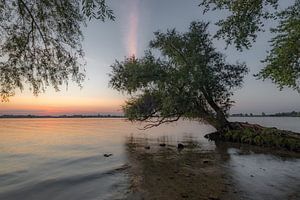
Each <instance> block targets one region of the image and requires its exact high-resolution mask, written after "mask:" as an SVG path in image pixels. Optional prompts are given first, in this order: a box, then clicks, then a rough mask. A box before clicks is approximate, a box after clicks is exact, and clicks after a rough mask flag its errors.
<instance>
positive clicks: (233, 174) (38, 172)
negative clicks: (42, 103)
mask: <svg viewBox="0 0 300 200" xmlns="http://www.w3.org/2000/svg"><path fill="white" fill-rule="evenodd" d="M247 119H248V118H247ZM254 119H255V118H251V120H254ZM295 119H297V120H299V121H300V119H299V118H293V119H292V120H295ZM257 120H258V121H256V122H259V120H262V118H257ZM276 120H277V121H276V124H274V125H277V126H278V127H279V128H284V129H288V128H290V129H291V130H294V131H299V132H300V123H298V122H297V123H296V122H295V121H293V122H292V123H290V120H289V118H276ZM251 122H253V121H251ZM289 123H290V124H292V126H289V125H288V124H289ZM263 125H265V124H263ZM274 125H272V126H274ZM138 127H141V126H139V125H138V124H131V123H129V122H126V121H125V120H123V119H1V120H0V137H1V140H0V199H1V200H2V199H5V200H9V199H25V200H26V199H28V200H29V199H30V200H34V199H46V200H47V199H58V200H60V199H99V200H100V199H124V198H126V196H127V194H128V193H129V180H130V174H129V173H128V170H127V169H128V168H129V167H130V162H129V160H128V152H127V151H126V144H127V141H128V138H143V140H142V141H143V143H145V145H148V144H150V145H151V144H152V143H155V142H156V143H166V144H168V145H176V144H177V143H178V142H182V141H183V142H184V141H189V140H191V138H192V140H194V141H197V142H198V143H199V144H201V145H200V146H199V147H198V148H200V150H202V151H215V152H217V153H219V154H220V156H221V157H222V158H223V160H222V162H220V166H222V167H223V168H224V170H226V172H227V174H228V177H229V178H230V180H232V185H233V186H234V187H235V188H236V191H237V193H238V194H240V195H241V198H242V199H299V198H300V197H299V194H298V193H299V188H300V170H299V169H300V159H299V156H298V158H295V157H289V156H281V155H280V154H277V153H275V154H274V153H272V154H270V151H269V150H268V151H265V150H261V149H258V150H257V148H252V147H247V146H243V147H239V146H234V145H230V144H222V145H215V144H214V142H209V141H207V140H206V139H205V138H203V136H204V135H205V134H206V133H209V132H212V131H213V130H214V129H213V128H212V127H210V126H207V125H204V124H200V123H198V122H188V121H181V122H178V123H174V124H171V125H166V126H162V127H158V128H153V129H150V130H147V131H141V130H139V129H138ZM105 153H112V154H113V155H112V156H111V157H104V156H103V154H105ZM297 195H298V196H297Z"/></svg>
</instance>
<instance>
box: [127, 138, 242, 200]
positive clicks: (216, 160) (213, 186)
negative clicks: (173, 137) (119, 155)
mask: <svg viewBox="0 0 300 200" xmlns="http://www.w3.org/2000/svg"><path fill="white" fill-rule="evenodd" d="M184 145H185V148H184V149H183V150H182V151H178V149H177V146H175V144H173V145H172V144H168V143H167V144H166V146H160V145H159V143H157V142H155V141H152V142H150V144H149V141H144V140H143V139H142V138H140V139H139V138H134V139H133V138H131V139H129V140H128V142H127V152H128V159H129V162H130V165H131V168H130V172H129V173H130V177H131V187H130V191H129V194H128V199H147V200H148V199H211V200H217V199H230V200H233V199H239V198H238V193H237V192H236V191H235V190H234V188H233V186H232V183H231V180H230V179H229V178H228V177H227V176H226V172H225V171H222V169H221V166H220V163H222V162H221V159H223V158H220V154H217V153H215V151H205V150H202V149H201V148H200V147H198V146H197V144H196V143H193V142H192V141H191V142H189V143H185V144H184ZM147 146H148V147H150V149H146V148H145V147H147Z"/></svg>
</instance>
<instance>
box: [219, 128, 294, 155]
mask: <svg viewBox="0 0 300 200" xmlns="http://www.w3.org/2000/svg"><path fill="white" fill-rule="evenodd" d="M219 137H220V138H219V139H221V140H225V141H230V142H238V143H245V144H252V145H257V146H266V147H277V148H285V149H288V150H293V151H300V139H299V137H291V136H289V133H286V131H281V130H278V129H274V128H264V129H262V130H260V131H255V130H253V129H249V128H245V129H240V130H230V131H227V132H225V133H224V134H220V135H219Z"/></svg>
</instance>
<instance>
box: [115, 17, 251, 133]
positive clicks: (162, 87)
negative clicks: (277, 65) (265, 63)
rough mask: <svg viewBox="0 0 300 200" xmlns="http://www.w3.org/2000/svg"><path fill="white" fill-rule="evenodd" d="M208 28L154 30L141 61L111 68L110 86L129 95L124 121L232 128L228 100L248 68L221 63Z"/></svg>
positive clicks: (200, 24)
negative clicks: (185, 120) (194, 121)
mask: <svg viewBox="0 0 300 200" xmlns="http://www.w3.org/2000/svg"><path fill="white" fill-rule="evenodd" d="M207 27H208V24H206V23H203V22H192V23H191V25H190V27H189V31H188V32H186V33H179V32H177V31H176V30H175V29H173V30H168V31H167V32H166V33H162V32H156V33H155V39H154V40H153V41H151V42H150V50H148V51H146V52H145V55H144V56H143V57H142V58H135V57H130V58H126V59H125V60H124V61H116V62H115V63H114V64H113V65H112V73H111V80H110V85H111V87H112V88H114V89H116V90H118V91H121V92H124V93H126V94H128V95H130V98H129V99H128V100H127V101H126V104H125V105H124V107H123V109H124V112H125V115H126V117H128V118H129V119H130V120H132V121H144V122H147V125H146V126H145V128H150V127H153V126H159V125H160V124H162V123H167V122H173V121H177V120H178V119H180V118H188V119H199V120H203V121H205V122H208V123H209V124H211V125H213V126H214V127H216V128H217V129H218V130H223V129H225V128H228V127H230V124H229V122H228V121H227V119H226V118H227V111H228V110H229V108H230V106H231V105H232V103H233V102H232V101H231V99H230V97H231V95H232V93H233V89H234V88H237V87H240V86H241V84H242V82H243V76H244V74H246V73H247V68H246V66H245V65H244V64H242V63H237V64H229V63H227V62H226V61H225V58H224V55H222V54H221V53H219V52H217V51H216V49H215V48H214V47H213V44H212V42H211V37H210V35H209V34H208V33H207ZM152 50H158V51H159V52H160V54H161V57H159V58H157V57H156V56H155V55H154V53H153V52H152Z"/></svg>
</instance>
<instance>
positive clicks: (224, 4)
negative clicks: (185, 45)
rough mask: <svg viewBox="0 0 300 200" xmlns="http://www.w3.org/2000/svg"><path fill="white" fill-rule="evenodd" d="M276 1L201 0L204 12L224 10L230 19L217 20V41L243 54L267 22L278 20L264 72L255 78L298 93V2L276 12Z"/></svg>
mask: <svg viewBox="0 0 300 200" xmlns="http://www.w3.org/2000/svg"><path fill="white" fill-rule="evenodd" d="M281 2H282V3H284V2H285V1H284V0H282V1H279V0H248V1H245V0H235V1H230V0H201V3H200V6H203V7H204V12H207V11H209V10H226V11H228V13H229V15H228V16H227V17H226V18H225V19H221V20H219V21H218V22H217V23H216V25H218V26H219V27H220V29H219V30H218V31H217V33H216V37H217V38H219V39H220V38H222V39H224V40H225V41H226V43H227V45H230V44H234V45H235V46H236V48H237V49H238V50H240V51H242V50H243V49H244V48H246V49H248V48H250V47H251V46H252V43H253V42H255V41H256V37H257V33H258V32H260V31H264V28H263V27H264V25H265V23H266V20H267V19H272V20H277V21H278V23H279V25H278V26H277V27H276V28H272V29H271V32H272V33H273V34H274V35H275V37H274V38H272V39H271V41H270V42H271V51H270V52H269V53H268V56H267V57H266V59H265V60H264V61H263V63H265V64H266V66H265V68H263V69H262V71H261V72H260V73H259V74H258V75H257V77H258V78H261V79H271V80H272V81H273V82H274V83H275V84H276V85H277V86H278V87H279V88H280V89H282V88H283V87H290V88H293V89H295V90H298V91H299V92H300V89H299V77H300V65H299V63H300V48H299V44H300V0H295V1H294V2H293V5H291V6H289V7H287V8H285V9H283V10H279V7H280V6H278V5H279V4H280V3H281Z"/></svg>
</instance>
